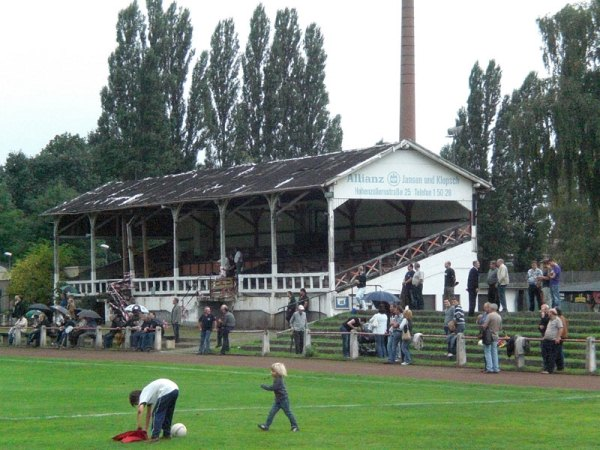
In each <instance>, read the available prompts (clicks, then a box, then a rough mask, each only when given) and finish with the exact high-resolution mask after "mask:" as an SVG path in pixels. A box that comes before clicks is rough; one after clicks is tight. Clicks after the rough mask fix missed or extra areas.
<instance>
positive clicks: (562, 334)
mask: <svg viewBox="0 0 600 450" xmlns="http://www.w3.org/2000/svg"><path fill="white" fill-rule="evenodd" d="M558 317H560V321H561V322H562V325H563V327H562V328H561V330H560V337H561V338H562V339H567V338H568V337H569V319H567V318H566V317H565V316H558Z"/></svg>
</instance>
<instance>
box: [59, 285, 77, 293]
mask: <svg viewBox="0 0 600 450" xmlns="http://www.w3.org/2000/svg"><path fill="white" fill-rule="evenodd" d="M60 290H61V291H63V292H64V293H65V294H79V291H78V290H77V288H76V287H75V286H71V285H70V284H65V285H64V286H63V287H61V288H60Z"/></svg>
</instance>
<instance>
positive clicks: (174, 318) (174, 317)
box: [171, 297, 181, 344]
mask: <svg viewBox="0 0 600 450" xmlns="http://www.w3.org/2000/svg"><path fill="white" fill-rule="evenodd" d="M180 324H181V305H180V304H179V299H178V298H177V297H175V298H174V299H173V309H172V310H171V325H173V335H174V336H175V343H176V344H177V343H178V342H179V325H180Z"/></svg>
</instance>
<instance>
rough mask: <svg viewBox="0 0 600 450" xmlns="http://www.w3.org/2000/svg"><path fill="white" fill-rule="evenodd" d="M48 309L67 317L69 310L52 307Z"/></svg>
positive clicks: (57, 306) (62, 307) (61, 307)
mask: <svg viewBox="0 0 600 450" xmlns="http://www.w3.org/2000/svg"><path fill="white" fill-rule="evenodd" d="M50 308H52V309H53V310H55V311H58V312H59V313H61V314H63V315H65V316H68V315H69V310H68V309H67V308H65V307H64V306H60V305H52V306H51V307H50Z"/></svg>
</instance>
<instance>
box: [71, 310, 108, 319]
mask: <svg viewBox="0 0 600 450" xmlns="http://www.w3.org/2000/svg"><path fill="white" fill-rule="evenodd" d="M77 316H78V317H79V318H80V319H101V318H102V317H100V314H98V313H97V312H96V311H92V310H91V309H82V310H81V311H79V313H78V314H77Z"/></svg>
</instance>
